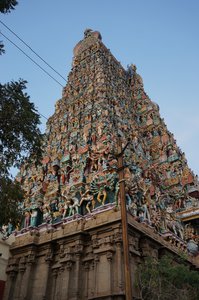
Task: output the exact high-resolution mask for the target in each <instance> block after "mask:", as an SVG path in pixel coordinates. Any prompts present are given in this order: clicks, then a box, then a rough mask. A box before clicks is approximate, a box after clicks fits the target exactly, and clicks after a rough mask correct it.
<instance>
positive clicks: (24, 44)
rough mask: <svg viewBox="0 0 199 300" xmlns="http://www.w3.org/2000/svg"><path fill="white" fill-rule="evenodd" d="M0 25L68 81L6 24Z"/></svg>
mask: <svg viewBox="0 0 199 300" xmlns="http://www.w3.org/2000/svg"><path fill="white" fill-rule="evenodd" d="M0 23H1V24H2V25H3V26H4V27H6V28H7V29H8V30H9V31H10V32H11V33H12V34H14V35H15V36H16V37H17V38H18V39H19V40H20V41H21V42H22V43H23V44H24V45H25V46H26V47H28V48H29V49H30V50H31V51H32V52H33V53H34V54H35V55H36V56H37V57H39V58H40V59H41V60H42V61H43V62H44V63H45V64H46V65H47V66H48V67H49V68H50V69H51V70H53V71H54V72H55V73H56V74H57V75H59V76H60V77H61V78H62V79H63V80H64V81H66V79H65V78H64V77H63V76H62V75H61V74H60V73H59V72H57V71H56V70H55V69H54V68H53V67H51V65H49V63H47V61H45V60H44V59H43V58H42V57H41V56H40V55H39V54H37V53H36V52H35V51H34V50H33V49H32V48H31V47H30V46H29V45H28V44H27V43H26V42H25V41H24V40H23V39H22V38H20V37H19V36H18V35H17V34H16V33H15V32H14V31H13V30H11V29H10V28H9V27H8V26H7V25H6V24H5V23H4V22H2V21H1V20H0Z"/></svg>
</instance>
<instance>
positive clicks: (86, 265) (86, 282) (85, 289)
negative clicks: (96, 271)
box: [83, 261, 90, 299]
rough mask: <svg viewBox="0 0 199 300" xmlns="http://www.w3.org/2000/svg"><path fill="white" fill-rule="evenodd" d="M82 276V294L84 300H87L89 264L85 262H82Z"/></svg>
mask: <svg viewBox="0 0 199 300" xmlns="http://www.w3.org/2000/svg"><path fill="white" fill-rule="evenodd" d="M83 266H84V271H85V273H84V276H85V285H84V287H83V293H84V298H85V299H88V297H89V292H88V289H89V269H90V268H89V262H88V261H86V262H84V265H83Z"/></svg>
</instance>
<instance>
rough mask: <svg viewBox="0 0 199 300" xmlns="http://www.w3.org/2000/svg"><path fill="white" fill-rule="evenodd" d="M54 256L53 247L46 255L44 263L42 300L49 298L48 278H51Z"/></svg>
mask: <svg viewBox="0 0 199 300" xmlns="http://www.w3.org/2000/svg"><path fill="white" fill-rule="evenodd" d="M52 256H53V253H52V251H51V249H49V250H48V252H47V253H46V256H45V264H44V265H43V266H44V268H43V271H42V277H43V285H42V289H43V290H42V300H48V295H47V289H48V280H49V274H50V266H51V262H52Z"/></svg>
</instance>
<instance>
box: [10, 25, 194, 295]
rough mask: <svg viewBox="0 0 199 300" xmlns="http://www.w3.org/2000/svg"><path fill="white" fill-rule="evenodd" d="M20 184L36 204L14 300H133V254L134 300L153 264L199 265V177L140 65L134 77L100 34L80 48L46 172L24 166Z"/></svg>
mask: <svg viewBox="0 0 199 300" xmlns="http://www.w3.org/2000/svg"><path fill="white" fill-rule="evenodd" d="M121 156H122V161H120V162H119V160H120V158H121ZM17 180H18V181H19V182H21V184H22V186H23V188H24V190H25V194H26V197H25V201H24V203H23V205H22V206H21V211H22V214H23V217H22V221H21V228H20V230H19V231H16V232H15V235H16V241H15V243H14V244H13V245H12V247H11V253H12V257H11V258H10V260H9V263H8V267H7V274H8V280H7V284H6V291H5V295H4V299H5V300H24V299H27V300H44V299H46V300H66V299H70V300H77V299H81V300H83V299H90V300H91V299H93V300H94V299H104V300H111V299H115V300H116V299H117V300H120V299H121V300H122V299H127V298H125V294H126V291H125V286H126V285H125V278H126V277H125V274H126V273H125V272H126V271H125V267H126V265H125V264H124V261H125V259H124V257H125V251H126V250H127V251H128V259H129V265H128V272H130V275H131V276H130V277H131V278H130V280H131V282H130V284H131V293H132V295H133V297H134V298H133V299H136V298H138V294H137V290H136V287H135V284H134V283H135V273H136V268H137V266H138V264H139V263H140V262H141V261H142V260H144V258H145V257H147V256H151V257H154V258H158V257H160V256H161V255H163V254H164V253H171V254H172V255H174V256H175V255H179V253H182V252H184V253H186V254H187V261H188V263H190V264H192V265H193V267H196V266H197V253H198V232H199V222H198V220H199V201H198V199H199V185H198V180H197V176H195V175H194V174H193V172H192V171H191V170H190V168H189V167H188V165H187V161H186V158H185V154H184V153H183V152H182V151H181V149H179V147H178V146H177V144H176V140H175V139H174V136H173V134H171V133H170V132H169V131H168V129H167V126H166V124H165V123H164V120H163V119H162V118H161V116H160V113H159V107H158V105H157V104H156V103H154V102H152V101H151V100H150V98H149V97H148V95H147V94H146V92H145V91H144V87H143V81H142V78H141V76H140V75H138V74H137V72H136V67H135V66H134V65H130V66H128V68H127V70H125V69H124V68H123V67H122V66H121V64H120V63H119V62H118V61H117V60H116V59H115V57H114V56H113V55H112V54H111V52H110V50H109V49H107V48H106V46H105V45H104V44H103V43H102V37H101V34H100V33H99V32H98V31H92V30H90V29H87V30H86V31H85V32H84V39H83V40H81V41H80V42H79V43H78V44H77V45H76V46H75V48H74V58H73V64H72V69H71V71H70V73H69V75H68V82H67V84H66V86H65V88H64V89H63V95H62V98H61V99H60V100H58V101H57V102H56V105H55V113H54V114H53V115H52V117H50V118H49V120H48V122H47V128H46V133H45V136H44V141H43V158H42V163H41V165H39V166H36V165H35V164H34V162H33V163H32V165H24V166H22V168H21V171H20V174H19V175H18V176H17ZM121 189H123V192H122V191H121ZM122 205H123V206H122ZM121 207H123V208H125V210H126V214H127V219H126V220H127V239H128V247H127V248H125V247H123V246H124V239H123V234H124V232H123V230H124V227H123V218H124V216H122V214H121Z"/></svg>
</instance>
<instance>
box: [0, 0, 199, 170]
mask: <svg viewBox="0 0 199 300" xmlns="http://www.w3.org/2000/svg"><path fill="white" fill-rule="evenodd" d="M18 2H19V5H18V6H17V7H16V9H15V10H14V11H12V12H11V13H10V14H7V15H3V14H1V15H0V19H1V21H3V22H4V23H5V24H6V25H7V26H8V27H9V28H10V29H12V30H13V31H14V32H15V33H16V34H17V35H19V36H20V37H21V38H22V39H24V41H25V42H26V43H27V44H29V45H30V46H31V47H32V48H33V49H34V50H35V51H36V52H37V53H38V54H39V55H40V56H41V57H42V58H43V59H45V60H46V61H47V62H48V63H49V64H50V65H51V66H52V67H53V68H54V69H56V70H57V71H58V72H59V73H60V74H62V76H63V77H65V78H66V79H67V75H68V73H69V71H70V69H71V63H72V57H73V52H72V51H73V48H74V46H75V44H76V43H77V42H78V41H79V40H80V39H82V38H83V32H84V30H85V29H86V28H92V29H94V30H99V31H100V32H101V34H102V39H103V42H104V44H105V45H106V46H107V47H108V48H109V49H110V50H111V52H112V53H113V55H114V56H115V57H116V58H117V60H119V61H120V62H121V63H122V65H123V66H124V67H126V66H127V64H130V63H133V64H136V65H137V71H138V73H139V74H140V75H141V76H142V78H143V80H144V86H145V90H146V92H147V94H148V95H149V97H150V98H151V100H153V101H155V102H156V103H158V105H159V106H160V113H161V116H162V117H163V118H164V120H165V122H166V124H167V127H168V129H169V130H170V131H171V132H172V133H173V134H174V136H175V138H176V140H177V144H178V145H179V146H180V148H181V149H182V150H183V151H184V152H185V153H186V157H187V159H188V163H189V166H190V167H191V169H192V170H193V171H194V172H195V173H196V174H199V164H198V149H199V117H198V112H199V96H198V95H199V57H198V56H199V1H198V0H100V1H99V0H98V1H97V0H92V1H91V0H58V1H54V0H34V1H31V0H18ZM0 30H1V31H2V33H3V34H5V35H6V36H7V37H9V38H10V39H11V40H12V41H13V42H15V43H17V45H18V46H19V47H21V48H22V49H23V51H25V52H26V53H27V54H28V55H30V56H31V57H32V58H33V59H34V60H36V61H37V62H38V63H39V64H41V66H42V67H44V68H45V69H46V70H47V71H48V72H49V73H50V74H51V75H52V76H54V77H55V78H56V79H57V80H58V81H59V82H60V83H61V84H63V85H64V84H65V82H64V81H63V80H62V79H61V78H59V77H58V76H57V75H56V74H54V73H53V72H52V71H51V70H50V69H49V68H47V67H46V66H45V65H44V64H43V63H42V62H40V61H39V60H38V58H37V57H36V56H35V55H34V54H33V53H31V51H30V50H29V49H28V48H26V47H25V46H24V45H23V44H22V43H21V42H20V41H18V40H17V39H16V37H14V36H13V35H12V34H11V33H10V32H9V31H8V30H7V29H6V28H4V26H3V25H2V24H0ZM0 40H3V41H4V44H5V49H6V54H5V55H3V56H1V57H0V70H1V72H0V82H1V83H6V82H8V81H10V80H18V79H19V78H23V79H26V80H27V81H28V89H27V92H28V94H29V95H30V97H31V101H33V102H34V103H35V105H36V107H37V108H38V111H39V112H40V113H41V114H43V115H44V116H46V117H47V118H48V117H49V116H51V115H52V114H53V112H54V104H55V102H56V100H58V99H60V98H61V95H62V87H61V86H60V85H58V84H57V83H56V82H54V81H53V80H52V79H51V78H49V77H48V76H47V75H46V74H45V73H43V72H42V71H41V70H40V69H39V68H38V67H37V66H35V65H34V64H33V63H32V62H31V61H30V60H28V59H27V58H26V57H25V56H24V55H23V54H22V53H21V52H19V50H17V49H16V48H15V47H14V46H13V45H12V44H10V43H9V42H8V41H6V40H5V38H3V37H2V36H1V37H0ZM41 121H42V126H41V128H42V130H44V129H45V122H46V120H45V119H44V118H42V119H41Z"/></svg>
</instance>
